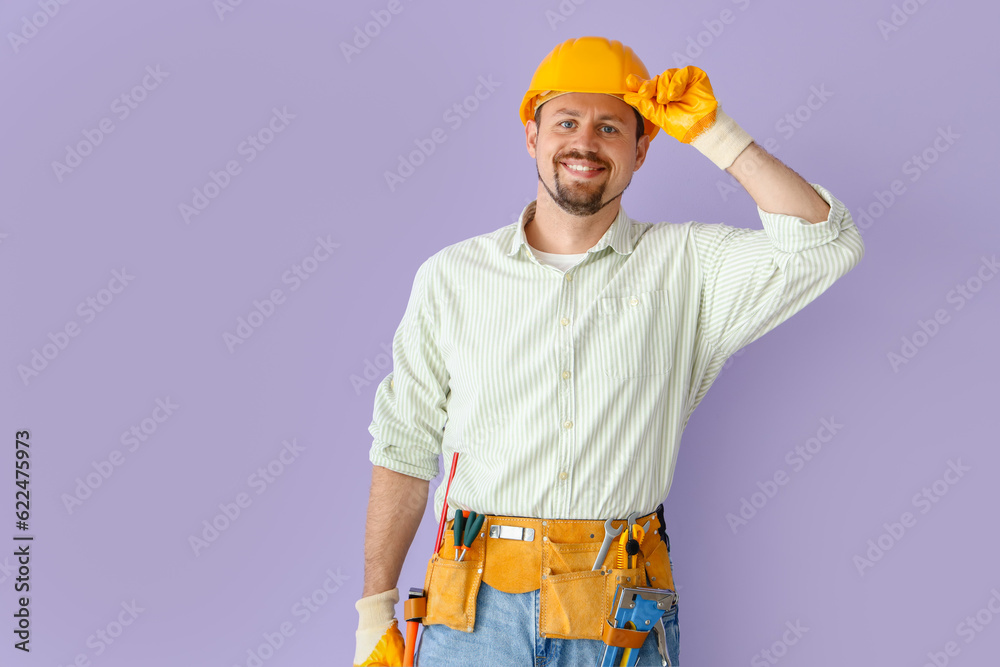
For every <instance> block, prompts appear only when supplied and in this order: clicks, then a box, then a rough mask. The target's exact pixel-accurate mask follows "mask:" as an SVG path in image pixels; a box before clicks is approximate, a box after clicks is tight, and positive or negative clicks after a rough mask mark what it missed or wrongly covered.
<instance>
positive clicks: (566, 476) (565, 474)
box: [559, 471, 569, 480]
mask: <svg viewBox="0 0 1000 667" xmlns="http://www.w3.org/2000/svg"><path fill="white" fill-rule="evenodd" d="M559 479H562V480H567V479H569V473H568V472H565V471H563V472H561V473H559Z"/></svg>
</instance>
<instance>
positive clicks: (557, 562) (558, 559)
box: [543, 541, 601, 574]
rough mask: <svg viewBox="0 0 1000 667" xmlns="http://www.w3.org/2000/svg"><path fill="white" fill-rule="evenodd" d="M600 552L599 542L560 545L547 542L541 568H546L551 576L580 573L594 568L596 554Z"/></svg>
mask: <svg viewBox="0 0 1000 667" xmlns="http://www.w3.org/2000/svg"><path fill="white" fill-rule="evenodd" d="M600 550H601V543H600V542H593V541H591V542H570V543H565V544H560V543H558V542H551V541H550V542H549V544H548V548H547V549H546V551H547V553H546V554H545V555H546V556H547V558H546V560H545V562H544V563H543V567H547V568H548V569H549V570H550V573H551V574H566V573H567V572H581V571H583V570H589V569H591V568H592V567H593V566H594V561H595V560H596V559H597V552H598V551H600Z"/></svg>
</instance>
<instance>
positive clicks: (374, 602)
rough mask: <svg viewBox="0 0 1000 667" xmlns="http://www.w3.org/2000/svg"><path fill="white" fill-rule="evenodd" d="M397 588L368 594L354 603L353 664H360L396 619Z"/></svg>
mask: <svg viewBox="0 0 1000 667" xmlns="http://www.w3.org/2000/svg"><path fill="white" fill-rule="evenodd" d="M397 602H399V589H398V588H393V589H392V590H388V591H385V592H384V593H378V594H376V595H369V596H367V597H363V598H361V599H360V600H358V601H357V602H355V603H354V608H355V609H357V610H358V630H357V632H356V633H355V645H354V664H355V665H360V664H361V663H362V662H364V661H365V660H367V659H368V656H370V655H371V654H372V651H374V650H375V646H377V645H378V642H379V640H380V639H382V635H384V634H385V631H386V630H388V629H389V626H390V625H392V622H393V621H394V620H395V619H396V603H397Z"/></svg>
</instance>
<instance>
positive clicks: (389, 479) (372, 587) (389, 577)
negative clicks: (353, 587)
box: [362, 466, 429, 596]
mask: <svg viewBox="0 0 1000 667" xmlns="http://www.w3.org/2000/svg"><path fill="white" fill-rule="evenodd" d="M428 487H429V484H428V482H427V481H426V480H423V479H419V478H417V477H410V476H409V475H403V474H400V473H398V472H394V471H392V470H389V469H388V468H383V467H381V466H374V468H373V469H372V487H371V492H370V493H369V495H368V517H367V519H366V521H365V587H364V591H363V593H362V595H364V596H368V595H375V594H376V593H382V592H384V591H388V590H391V589H393V588H395V587H396V585H397V582H398V581H399V572H400V570H402V568H403V561H404V560H405V559H406V553H407V551H409V550H410V544H411V543H412V542H413V536H414V535H415V534H416V533H417V527H418V526H419V525H420V519H421V518H423V515H424V509H425V508H426V507H427V490H428Z"/></svg>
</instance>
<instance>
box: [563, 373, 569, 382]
mask: <svg viewBox="0 0 1000 667" xmlns="http://www.w3.org/2000/svg"><path fill="white" fill-rule="evenodd" d="M562 375H563V380H568V379H569V371H563V373H562Z"/></svg>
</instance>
